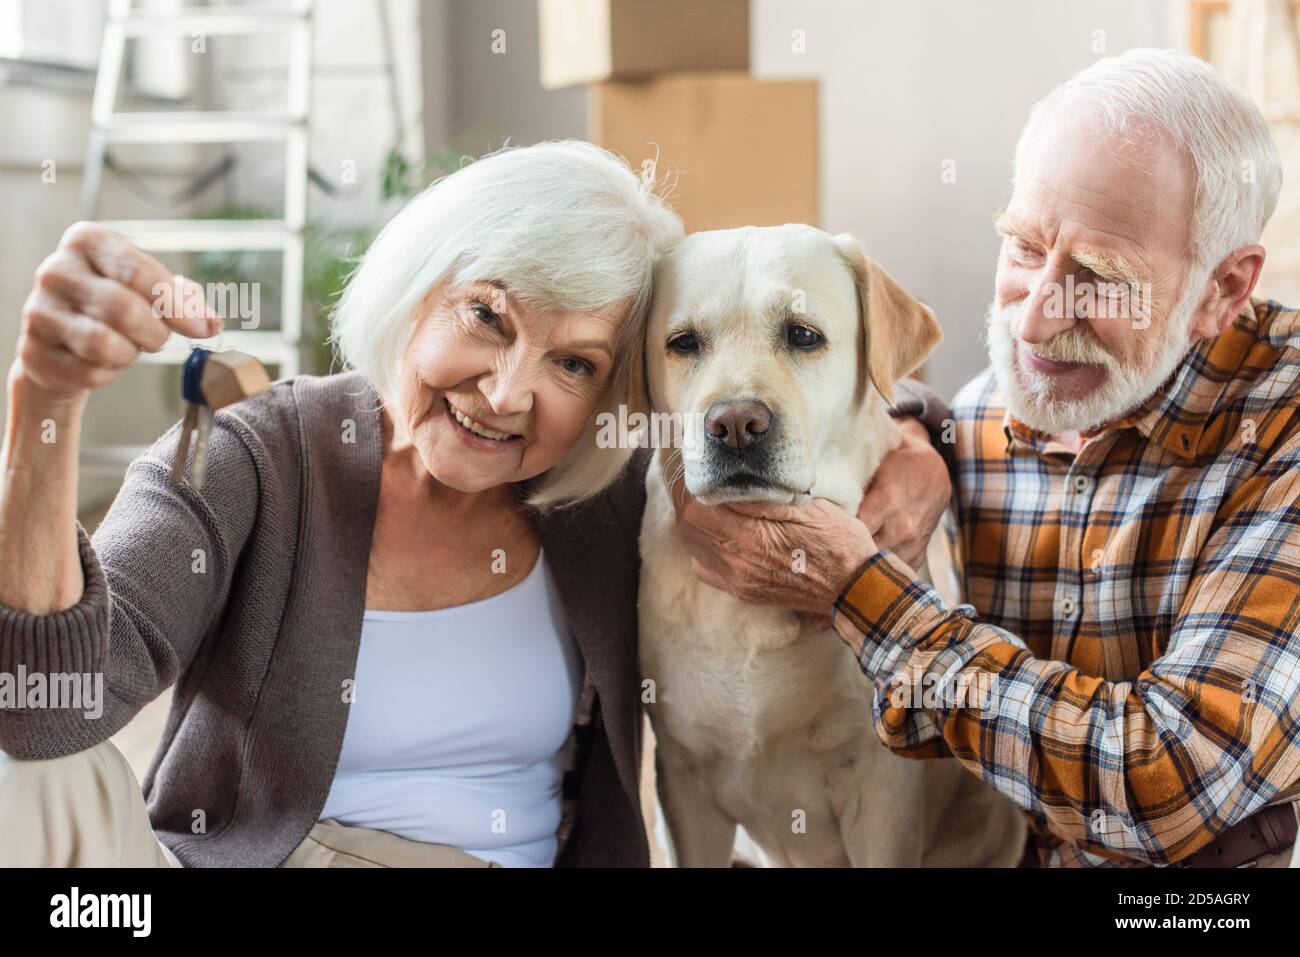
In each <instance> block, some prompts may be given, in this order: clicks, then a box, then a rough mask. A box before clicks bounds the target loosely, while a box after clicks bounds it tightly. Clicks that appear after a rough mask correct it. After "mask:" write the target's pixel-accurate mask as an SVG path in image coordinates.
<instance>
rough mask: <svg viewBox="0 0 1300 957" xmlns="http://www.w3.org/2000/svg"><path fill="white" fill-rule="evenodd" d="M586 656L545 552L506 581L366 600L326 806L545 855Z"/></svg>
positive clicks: (385, 825)
mask: <svg viewBox="0 0 1300 957" xmlns="http://www.w3.org/2000/svg"><path fill="white" fill-rule="evenodd" d="M581 686H582V660H581V658H580V656H579V655H578V652H577V650H576V648H574V646H573V643H572V638H571V635H570V633H569V628H568V622H567V619H566V617H565V614H564V610H563V607H562V606H561V604H560V599H559V595H558V592H557V591H556V588H555V583H554V581H553V580H552V578H551V574H550V570H549V568H548V567H547V565H546V561H545V556H544V555H539V556H538V558H537V562H536V564H535V565H534V566H533V569H532V571H530V572H529V573H528V576H527V577H526V578H525V579H524V580H523V581H521V582H519V583H518V584H517V585H514V586H512V587H511V588H509V589H508V590H506V591H504V592H502V593H501V594H499V595H493V596H492V597H491V598H485V599H483V600H481V601H475V602H470V603H469V604H466V605H457V606H456V607H454V608H444V609H440V610H438V611H371V610H367V611H366V613H365V617H364V619H363V622H362V627H361V650H360V654H359V656H358V659H357V673H356V686H355V697H354V699H353V701H352V703H351V705H350V706H349V711H348V722H347V730H346V732H345V733H344V737H343V751H342V754H341V755H340V757H339V765H338V770H337V771H336V772H335V775H334V782H333V784H332V786H331V787H330V793H329V796H328V797H327V798H326V800H325V807H324V808H323V809H322V811H321V815H320V816H321V817H322V818H327V817H332V818H335V819H337V820H339V821H341V822H342V823H344V824H350V825H354V826H361V827H371V828H379V829H380V830H384V831H390V832H392V833H393V834H397V835H400V836H401V837H405V838H409V839H411V840H415V841H427V842H432V843H437V844H450V845H452V846H453V847H458V848H460V849H462V850H464V851H468V852H469V853H470V854H473V855H475V856H477V857H481V858H483V859H484V860H490V861H497V862H498V863H500V864H502V865H504V866H506V867H550V866H552V865H553V864H554V863H555V853H556V833H555V832H556V829H557V828H558V827H559V824H560V811H561V795H560V786H561V783H562V777H563V774H564V754H563V746H564V743H565V741H566V740H567V738H568V736H569V731H570V730H571V728H572V726H573V722H574V717H575V714H576V709H577V704H578V695H579V693H580V689H581Z"/></svg>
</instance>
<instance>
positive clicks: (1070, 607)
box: [1061, 598, 1076, 618]
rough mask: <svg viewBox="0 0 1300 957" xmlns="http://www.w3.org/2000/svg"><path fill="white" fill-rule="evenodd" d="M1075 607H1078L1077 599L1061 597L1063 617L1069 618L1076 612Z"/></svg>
mask: <svg viewBox="0 0 1300 957" xmlns="http://www.w3.org/2000/svg"><path fill="white" fill-rule="evenodd" d="M1075 607H1076V606H1075V601H1074V599H1073V598H1062V599H1061V617H1063V618H1069V617H1070V616H1071V615H1073V614H1074V609H1075Z"/></svg>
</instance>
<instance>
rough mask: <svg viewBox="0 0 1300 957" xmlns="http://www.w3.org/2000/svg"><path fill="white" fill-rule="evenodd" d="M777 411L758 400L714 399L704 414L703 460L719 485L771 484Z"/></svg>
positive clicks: (736, 486) (765, 485) (712, 483)
mask: <svg viewBox="0 0 1300 957" xmlns="http://www.w3.org/2000/svg"><path fill="white" fill-rule="evenodd" d="M776 432H777V421H776V413H775V412H773V411H772V410H771V408H769V407H768V406H767V404H766V403H763V402H760V401H759V400H757V399H728V400H724V401H719V402H714V403H713V404H712V405H710V406H709V408H708V411H707V412H705V413H704V453H705V454H704V461H705V464H706V466H707V469H708V471H709V472H710V473H711V476H712V478H713V481H712V482H711V483H710V484H711V485H714V486H715V487H718V488H734V489H762V488H769V487H771V486H772V484H773V483H772V480H771V475H770V473H771V469H772V465H773V457H774V452H773V450H774V449H775V447H776V445H777V441H776Z"/></svg>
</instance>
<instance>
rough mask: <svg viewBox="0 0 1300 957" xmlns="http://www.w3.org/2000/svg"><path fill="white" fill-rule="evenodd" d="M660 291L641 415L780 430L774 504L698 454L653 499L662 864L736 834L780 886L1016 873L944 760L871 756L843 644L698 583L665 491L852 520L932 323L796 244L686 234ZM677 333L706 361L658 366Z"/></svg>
mask: <svg viewBox="0 0 1300 957" xmlns="http://www.w3.org/2000/svg"><path fill="white" fill-rule="evenodd" d="M655 282H656V285H655V299H654V306H653V310H652V314H651V318H650V328H649V331H648V336H649V338H648V340H647V350H646V373H647V384H648V388H649V398H650V401H651V404H652V406H653V408H654V410H655V411H656V412H675V413H682V414H691V413H698V414H703V413H704V412H705V411H706V410H707V409H708V408H709V406H710V405H711V404H712V403H713V402H715V401H727V400H734V399H758V400H760V401H762V402H764V403H766V404H767V405H768V406H769V407H770V408H771V409H772V410H773V412H774V415H775V418H774V423H775V426H774V431H773V434H772V435H771V436H770V441H772V442H773V443H774V447H773V449H772V451H771V453H770V457H769V460H768V461H769V465H770V468H768V469H767V470H766V474H767V477H768V478H770V479H771V480H772V483H773V487H771V488H769V489H766V490H765V489H762V488H758V489H755V488H753V487H750V488H746V489H744V490H738V489H734V488H732V489H728V488H727V487H726V486H725V480H724V476H723V475H722V472H724V471H725V468H719V467H718V464H717V462H715V461H711V460H710V459H709V457H708V456H707V455H706V456H704V457H692V456H686V457H685V459H684V460H683V458H682V457H681V456H680V453H673V452H671V451H669V450H665V449H659V450H656V452H655V455H654V460H653V462H652V463H651V466H650V470H649V474H648V478H647V501H646V510H645V518H644V521H643V525H642V530H641V555H642V562H643V569H642V578H641V602H640V641H641V668H642V674H643V676H644V677H645V678H647V679H650V680H652V681H653V682H654V685H653V687H654V691H655V694H654V701H653V703H649V704H648V705H647V708H648V711H649V713H650V716H651V721H652V724H653V727H654V732H655V737H656V740H657V748H658V750H657V755H656V767H657V777H658V787H659V797H660V801H661V804H662V806H663V809H664V813H665V817H666V819H667V824H668V829H669V832H670V834H671V836H672V842H673V846H674V852H675V853H674V857H675V860H676V863H677V864H678V865H679V866H726V865H727V864H728V863H729V861H730V859H731V854H732V847H733V843H734V841H735V837H736V825H737V824H739V825H742V826H743V827H744V829H745V831H746V832H748V834H749V835H750V836H751V837H752V838H753V839H754V841H756V842H757V844H758V845H759V847H761V848H762V850H763V852H764V853H765V854H766V856H767V857H768V858H769V859H770V860H771V861H772V862H774V863H777V864H781V865H786V866H845V865H853V866H920V865H927V866H929V865H954V866H963V865H965V866H980V865H988V866H1010V865H1014V864H1015V863H1016V861H1017V860H1018V859H1019V856H1020V852H1021V849H1022V846H1023V840H1024V824H1023V819H1022V816H1021V814H1020V812H1019V811H1018V810H1017V809H1016V808H1015V807H1014V805H1012V804H1011V802H1010V801H1008V800H1007V799H1005V798H1003V797H1001V796H1000V795H998V794H997V793H996V792H994V791H992V790H991V789H989V788H988V787H987V786H986V785H984V784H983V783H982V782H981V781H980V780H979V779H978V778H977V777H976V776H975V775H973V774H971V773H969V772H967V771H966V770H965V769H963V768H962V767H961V766H960V765H959V764H958V763H957V762H956V761H955V760H953V759H931V760H924V761H920V760H913V759H908V758H902V757H899V756H897V755H895V754H893V753H892V752H890V751H889V750H888V749H886V748H885V747H884V746H883V745H882V744H881V743H880V741H879V739H878V738H877V736H876V733H875V731H874V729H873V726H872V717H871V688H870V686H869V684H868V683H867V681H866V679H865V677H864V676H863V675H862V673H861V671H860V670H859V668H858V665H857V663H856V661H854V659H853V656H852V654H851V653H850V652H849V651H848V649H847V648H846V647H845V645H844V643H843V642H842V641H841V640H840V638H839V637H838V636H837V635H835V634H834V633H833V632H827V631H819V630H817V629H816V628H815V627H814V626H813V625H812V624H811V623H810V621H809V619H808V618H807V617H806V616H800V615H797V614H795V613H792V612H787V611H783V610H780V609H775V608H768V607H759V606H753V605H746V604H744V603H742V602H739V601H737V600H735V599H733V598H732V597H731V596H729V595H727V594H725V593H723V592H721V591H718V590H717V589H714V588H711V587H709V586H707V585H704V584H702V583H701V582H700V581H699V580H698V579H697V578H696V577H695V575H694V574H693V573H692V571H691V562H690V558H689V556H688V554H687V552H686V551H685V549H684V547H683V545H682V542H681V540H680V538H679V536H678V533H677V530H676V527H675V512H674V509H673V505H672V501H671V498H670V493H669V490H668V486H667V484H666V481H665V478H666V476H665V471H666V470H671V469H675V468H682V467H684V469H685V481H686V486H687V488H688V489H689V490H690V491H691V492H692V494H694V495H695V496H696V497H697V498H699V499H700V500H701V501H703V502H705V503H706V504H714V503H718V502H722V501H728V500H735V499H741V498H748V499H754V498H767V499H775V500H779V501H800V500H803V499H804V498H805V497H806V496H808V495H811V496H816V497H821V498H826V499H829V500H830V501H832V502H834V503H835V504H837V505H839V506H840V507H842V508H844V509H845V510H847V511H849V512H854V511H856V509H857V507H858V504H859V503H860V501H861V497H862V494H863V489H864V488H865V487H866V485H867V484H868V481H869V479H870V477H871V475H872V473H873V472H874V471H875V469H876V467H877V465H878V464H879V463H880V460H881V459H882V458H883V457H884V455H885V454H886V453H887V452H888V451H889V450H890V449H892V448H893V447H895V446H896V445H897V443H898V441H899V438H898V430H897V427H896V426H895V425H894V423H893V421H892V420H891V418H890V416H889V414H888V411H887V409H886V406H885V402H884V401H883V399H882V396H881V392H885V393H886V394H892V384H893V382H894V381H896V380H897V379H898V378H900V377H901V376H902V375H905V374H906V373H907V372H909V371H911V369H913V368H914V367H915V366H916V365H917V364H918V363H919V362H920V361H921V359H923V358H924V355H925V353H926V352H928V351H929V349H930V348H932V347H933V345H934V343H935V342H937V340H938V327H937V324H935V322H934V319H933V316H932V315H931V314H930V313H929V311H928V310H927V309H925V308H924V307H923V306H921V305H920V304H918V303H916V302H915V301H914V300H912V299H911V298H910V297H908V296H907V295H906V293H903V292H902V290H901V289H900V288H899V287H898V286H897V285H895V284H894V283H893V282H892V281H891V280H889V278H888V277H887V276H885V275H884V273H883V272H882V271H881V270H880V269H879V267H877V266H875V264H874V263H872V262H871V261H870V260H869V259H867V258H866V257H865V256H864V255H863V254H862V251H861V249H860V247H859V246H858V244H857V243H856V242H855V241H854V240H853V238H852V237H850V236H847V235H842V236H838V237H832V236H830V235H828V234H827V233H824V232H822V231H821V230H817V229H814V228H812V227H809V226H799V225H786V226H780V227H770V228H755V227H748V228H744V229H736V230H720V231H713V232H705V233H696V234H694V235H692V236H689V237H687V238H686V239H685V240H683V241H682V242H681V243H679V244H678V245H677V246H676V247H675V248H674V249H673V250H671V251H670V252H669V253H668V254H666V255H665V256H664V257H663V259H662V261H661V263H660V266H659V269H658V271H657V273H656V280H655ZM791 303H793V304H795V305H796V306H798V307H799V309H798V310H797V311H798V315H796V316H795V319H796V320H797V321H799V323H800V324H807V325H808V326H809V327H811V328H815V329H816V330H817V331H819V332H820V333H821V334H823V335H824V337H825V344H824V345H823V347H822V348H820V349H819V350H817V351H816V352H809V353H803V352H799V351H798V350H791V349H789V348H786V347H784V343H783V342H782V340H781V337H780V330H781V328H782V327H783V326H784V325H787V324H789V323H790V322H791V315H790V313H788V312H784V307H785V306H786V305H788V304H791ZM688 327H689V328H690V329H692V330H694V331H695V332H696V334H697V335H698V336H699V338H700V340H701V341H702V342H703V343H704V344H703V346H702V348H701V350H700V352H699V353H698V354H697V355H694V356H683V355H680V354H677V353H675V352H673V351H672V350H670V349H668V348H667V347H666V343H667V341H668V340H669V339H670V338H672V337H674V336H675V335H677V334H679V333H680V331H681V330H683V329H686V328H688ZM872 382H874V384H875V385H876V386H878V387H879V391H878V390H877V389H876V388H873V387H872V386H871V383H872ZM723 457H724V458H725V453H724V455H723ZM808 560H809V561H813V560H815V558H814V557H812V556H810V557H809V559H808Z"/></svg>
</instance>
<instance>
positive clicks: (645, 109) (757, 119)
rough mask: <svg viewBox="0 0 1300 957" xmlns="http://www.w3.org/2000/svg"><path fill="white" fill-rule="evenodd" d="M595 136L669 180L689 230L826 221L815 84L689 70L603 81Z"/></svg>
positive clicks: (593, 97) (591, 110) (592, 100)
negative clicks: (822, 213)
mask: <svg viewBox="0 0 1300 957" xmlns="http://www.w3.org/2000/svg"><path fill="white" fill-rule="evenodd" d="M587 135H588V139H590V140H591V141H592V142H593V143H598V144H599V145H601V146H603V147H605V148H606V149H609V150H613V151H614V152H616V153H619V154H621V155H622V156H623V158H624V159H626V160H627V162H628V165H629V166H631V167H632V169H633V170H634V171H636V172H638V173H641V174H642V175H645V174H646V171H647V164H651V163H654V162H655V159H656V155H657V157H658V163H657V166H655V167H653V168H652V171H653V174H654V175H655V176H656V179H657V180H660V181H662V180H663V179H664V177H665V176H667V177H668V181H669V183H670V184H671V187H672V188H671V189H670V190H669V191H668V192H667V197H668V199H669V201H670V202H671V203H672V204H673V207H674V208H675V209H676V210H677V212H678V213H680V214H681V216H682V219H683V220H685V222H686V228H687V230H689V231H692V232H694V231H697V230H701V229H726V228H730V227H733V226H747V225H753V226H779V225H781V224H782V223H809V224H810V225H813V226H817V225H820V223H819V220H820V215H819V206H818V196H819V188H818V166H817V150H818V144H817V81H816V80H757V79H754V78H753V77H751V76H748V75H747V74H744V73H690V74H675V75H671V76H664V77H660V78H657V79H654V80H648V81H641V82H635V81H616V82H608V83H599V84H596V85H595V86H593V87H592V88H591V93H590V97H589V100H588V130H587Z"/></svg>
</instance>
